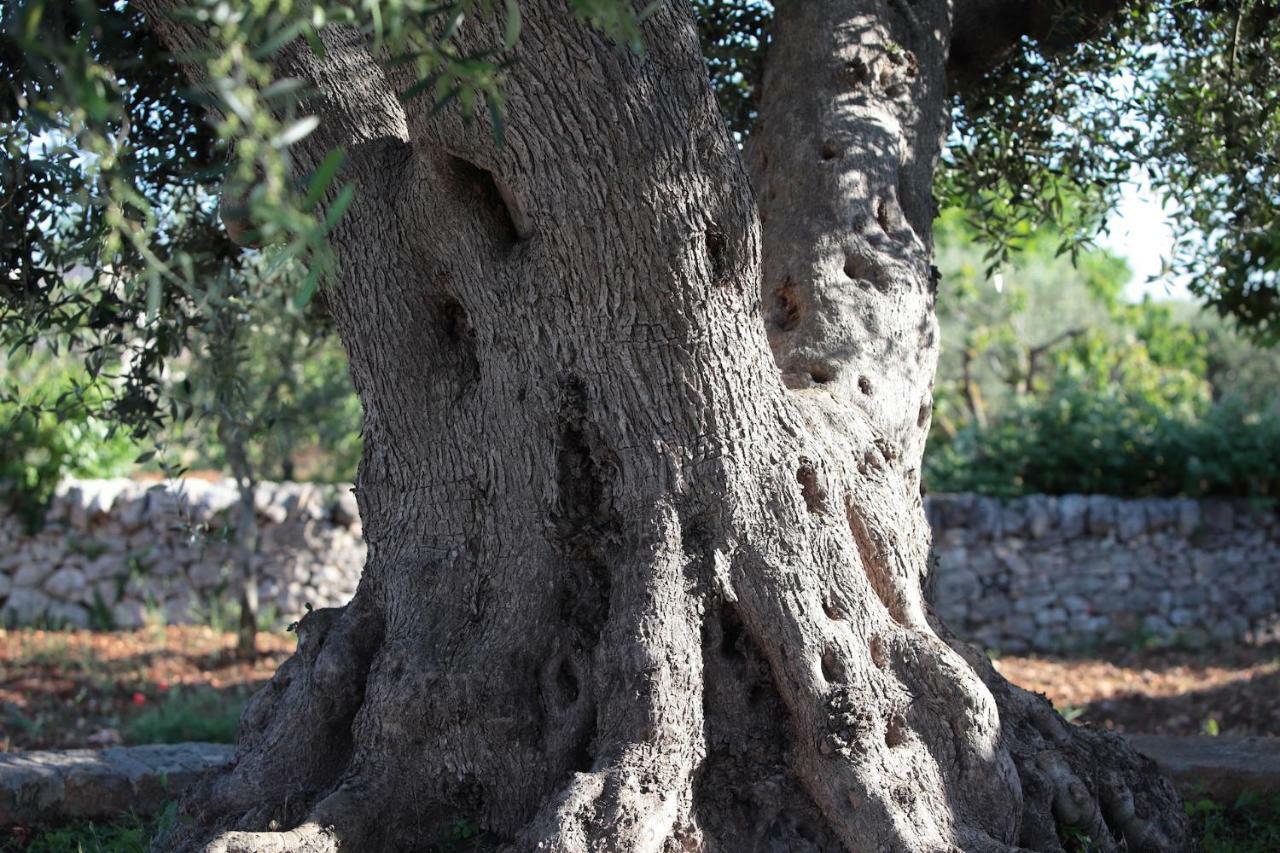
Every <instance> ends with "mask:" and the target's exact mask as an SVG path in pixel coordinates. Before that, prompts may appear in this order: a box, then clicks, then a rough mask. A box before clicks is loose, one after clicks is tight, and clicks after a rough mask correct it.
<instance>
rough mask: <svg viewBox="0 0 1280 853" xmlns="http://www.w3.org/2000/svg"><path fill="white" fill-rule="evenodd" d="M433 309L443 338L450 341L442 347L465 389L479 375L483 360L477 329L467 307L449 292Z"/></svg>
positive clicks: (476, 379) (445, 356)
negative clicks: (479, 349)
mask: <svg viewBox="0 0 1280 853" xmlns="http://www.w3.org/2000/svg"><path fill="white" fill-rule="evenodd" d="M434 308H435V316H436V322H437V324H438V328H439V329H440V337H441V339H442V340H443V341H444V342H446V343H447V344H448V346H446V347H442V351H443V353H444V360H445V361H446V362H452V364H453V365H454V366H455V368H456V369H457V374H458V379H459V381H460V382H461V384H462V387H463V388H465V387H466V386H468V385H471V384H474V383H475V382H477V381H478V380H479V378H480V359H479V357H478V356H477V354H476V333H475V329H474V328H473V327H472V325H471V318H470V317H469V316H468V315H467V309H466V308H465V307H463V305H462V303H461V302H459V301H458V300H457V299H455V298H454V297H452V296H447V295H446V296H442V297H440V298H439V299H437V300H436V301H435V306H434Z"/></svg>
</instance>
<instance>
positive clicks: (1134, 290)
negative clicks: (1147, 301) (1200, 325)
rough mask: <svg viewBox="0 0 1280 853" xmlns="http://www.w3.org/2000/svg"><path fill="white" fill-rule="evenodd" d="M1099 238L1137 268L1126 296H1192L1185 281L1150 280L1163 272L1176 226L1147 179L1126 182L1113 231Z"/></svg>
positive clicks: (1114, 217)
mask: <svg viewBox="0 0 1280 853" xmlns="http://www.w3.org/2000/svg"><path fill="white" fill-rule="evenodd" d="M1098 242H1099V243H1100V244H1101V245H1102V246H1103V247H1104V248H1107V249H1110V250H1111V251H1113V252H1115V253H1116V254H1117V255H1120V256H1121V257H1123V258H1124V259H1125V260H1126V261H1128V263H1129V269H1130V270H1132V271H1133V276H1132V277H1131V278H1130V279H1129V283H1128V284H1127V285H1126V286H1125V289H1124V295H1125V298H1127V299H1130V300H1132V301H1134V302H1137V301H1139V300H1141V299H1142V297H1143V296H1144V295H1147V294H1150V295H1151V298H1152V299H1156V300H1165V299H1178V300H1183V301H1187V300H1190V299H1191V294H1190V292H1189V291H1188V290H1187V286H1186V283H1185V282H1183V281H1178V280H1177V279H1172V280H1170V279H1167V278H1166V279H1162V280H1159V281H1151V280H1150V279H1151V278H1152V277H1154V276H1156V275H1158V274H1159V272H1160V264H1161V259H1162V258H1166V257H1168V256H1169V253H1170V251H1171V250H1172V248H1173V228H1172V226H1171V225H1170V222H1169V216H1168V214H1166V213H1165V211H1164V208H1163V207H1162V206H1161V204H1160V200H1159V198H1157V196H1156V194H1155V192H1154V191H1153V190H1152V189H1151V186H1150V185H1149V184H1148V183H1147V182H1146V181H1145V180H1137V181H1132V182H1130V183H1127V184H1125V186H1124V189H1123V190H1122V191H1121V196H1120V204H1119V205H1118V206H1117V208H1116V211H1115V213H1114V214H1113V215H1112V218H1111V228H1110V233H1109V234H1103V235H1102V236H1101V237H1100V238H1099V240H1098Z"/></svg>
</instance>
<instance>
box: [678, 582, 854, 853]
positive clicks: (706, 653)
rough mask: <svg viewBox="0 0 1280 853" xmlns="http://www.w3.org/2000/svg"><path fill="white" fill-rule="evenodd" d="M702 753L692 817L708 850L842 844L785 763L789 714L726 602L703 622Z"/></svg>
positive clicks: (825, 852)
mask: <svg viewBox="0 0 1280 853" xmlns="http://www.w3.org/2000/svg"><path fill="white" fill-rule="evenodd" d="M703 672H704V694H703V708H704V713H705V715H706V716H705V720H706V722H705V728H706V738H707V754H706V755H705V756H704V757H703V759H702V761H701V763H700V765H699V768H698V771H697V773H696V775H695V776H694V780H693V815H694V817H695V818H696V819H697V822H698V825H699V827H700V828H701V829H702V831H703V833H704V837H705V838H706V840H707V841H708V842H710V844H709V845H708V847H707V848H706V849H707V850H709V851H716V853H730V851H732V853H739V851H741V853H777V852H780V851H787V853H792V851H795V853H829V851H834V850H841V849H844V846H843V844H842V843H841V842H840V840H839V839H838V838H837V836H836V835H835V834H834V833H832V832H831V830H830V829H829V827H828V826H827V824H826V820H825V818H824V817H823V816H822V814H821V812H820V811H819V810H818V808H817V807H816V806H815V805H814V803H813V800H812V799H811V798H810V797H809V795H808V794H807V793H806V792H805V790H804V787H803V786H802V785H801V784H800V781H799V779H797V778H796V776H795V775H794V771H793V769H792V767H791V761H790V755H791V753H792V752H793V750H794V748H795V745H794V743H793V742H792V740H791V738H792V734H791V733H792V731H793V729H792V728H791V726H789V725H788V722H787V721H788V717H789V712H788V710H787V708H786V704H785V703H784V702H783V700H782V697H781V695H780V694H779V692H778V690H777V687H776V686H775V684H774V681H773V674H772V671H771V668H770V666H769V664H768V662H767V660H766V659H765V657H764V655H763V654H762V653H761V651H760V649H759V647H758V646H757V644H756V642H755V641H754V640H753V639H752V637H751V636H750V634H749V633H748V632H747V630H746V626H745V625H744V623H743V622H742V621H741V619H740V618H739V616H738V614H737V610H736V607H735V606H734V605H733V604H731V603H729V602H720V603H719V604H718V605H716V606H715V608H714V610H713V613H712V614H711V615H710V616H709V618H707V619H705V620H704V626H703Z"/></svg>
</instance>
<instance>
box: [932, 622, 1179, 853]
mask: <svg viewBox="0 0 1280 853" xmlns="http://www.w3.org/2000/svg"><path fill="white" fill-rule="evenodd" d="M932 621H933V623H934V626H935V628H936V629H937V630H938V633H939V634H940V635H941V636H942V637H944V638H945V639H946V641H947V643H948V644H949V645H951V647H952V648H954V649H955V650H956V651H957V652H958V653H959V654H960V655H961V656H962V657H963V658H964V659H965V660H966V661H967V662H968V663H969V665H970V666H971V667H972V668H973V670H974V671H975V672H976V673H977V674H978V676H979V677H980V678H981V679H982V681H983V683H984V684H985V685H986V687H987V689H988V690H989V691H990V692H991V695H992V696H993V697H995V700H996V706H997V707H998V708H999V712H1000V724H1001V726H1000V731H1001V746H1002V748H1003V749H1005V750H1007V751H1008V753H1009V754H1010V755H1011V756H1012V758H1013V762H1014V765H1015V766H1016V767H1017V771H1018V777H1019V779H1020V780H1021V784H1022V803H1023V806H1022V821H1021V829H1020V834H1019V838H1018V844H1019V845H1021V846H1022V847H1024V848H1028V849H1031V850H1043V851H1051V853H1060V851H1062V850H1063V849H1064V844H1063V841H1064V839H1066V838H1069V837H1075V838H1080V837H1084V838H1087V839H1088V840H1089V842H1090V843H1091V844H1092V845H1093V848H1094V849H1097V850H1100V851H1104V853H1109V851H1127V852H1128V853H1177V851H1183V850H1190V849H1191V840H1190V830H1189V828H1188V825H1187V820H1186V817H1185V814H1184V812H1183V809H1182V801H1181V798H1180V797H1179V796H1178V793H1177V791H1176V790H1175V789H1174V787H1173V784H1172V783H1171V782H1170V781H1169V780H1168V779H1167V778H1165V776H1164V775H1163V774H1161V773H1160V772H1159V770H1158V769H1157V768H1156V765H1155V762H1154V761H1152V760H1151V759H1149V758H1147V757H1146V756H1144V755H1142V754H1140V753H1138V752H1137V751H1136V750H1134V749H1133V747H1131V746H1130V745H1129V744H1128V742H1127V741H1125V740H1124V738H1122V737H1120V736H1119V735H1116V734H1113V733H1111V732H1105V731H1099V730H1095V729H1088V728H1084V727H1082V726H1074V725H1072V724H1070V723H1068V722H1066V721H1065V720H1064V719H1062V717H1061V716H1059V715H1058V713H1057V712H1056V711H1055V710H1054V709H1053V706H1052V705H1051V704H1050V703H1049V700H1048V699H1046V698H1045V697H1044V696H1043V695H1041V694H1036V693H1031V692H1029V691H1027V690H1024V689H1022V688H1020V687H1017V686H1015V685H1013V684H1010V683H1009V682H1008V681H1006V680H1005V679H1004V677H1003V676H1001V675H1000V674H999V673H998V672H996V670H995V667H994V666H992V664H991V661H990V660H988V659H987V656H986V655H985V654H983V653H982V652H981V651H980V650H978V649H976V648H974V647H972V646H970V645H969V644H967V643H964V642H963V641H961V640H959V639H957V638H956V637H955V636H954V635H953V634H951V633H950V631H948V630H947V629H946V628H945V626H943V625H942V624H941V623H940V622H939V621H938V620H936V619H934V620H932Z"/></svg>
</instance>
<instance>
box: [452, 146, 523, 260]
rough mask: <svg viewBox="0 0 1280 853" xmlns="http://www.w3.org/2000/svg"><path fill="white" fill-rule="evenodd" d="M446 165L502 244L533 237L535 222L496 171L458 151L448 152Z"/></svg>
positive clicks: (459, 186)
mask: <svg viewBox="0 0 1280 853" xmlns="http://www.w3.org/2000/svg"><path fill="white" fill-rule="evenodd" d="M447 157H448V159H447V165H448V170H449V173H450V175H451V176H452V178H453V183H454V186H455V187H456V189H457V191H458V192H459V193H461V194H462V195H463V196H464V197H467V198H468V199H470V201H471V202H472V204H473V206H474V208H475V210H476V211H477V212H478V213H479V215H480V217H481V219H482V220H485V224H486V225H487V226H488V231H489V233H491V234H493V235H494V237H495V238H497V240H498V241H499V242H500V243H503V244H507V245H510V244H514V243H518V242H520V241H521V240H527V239H529V238H530V237H531V236H533V225H532V223H531V222H530V221H529V216H528V214H527V213H526V212H525V210H524V208H523V206H522V205H521V204H520V202H519V199H517V198H516V194H515V192H514V191H513V190H512V189H511V187H510V185H508V184H507V183H506V182H505V181H503V180H501V179H500V178H498V177H497V176H496V175H494V173H493V172H491V171H489V170H488V169H485V168H484V167H482V166H478V165H476V164H475V163H472V162H471V161H470V160H465V159H463V158H462V157H459V156H457V155H456V154H449V155H447Z"/></svg>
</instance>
